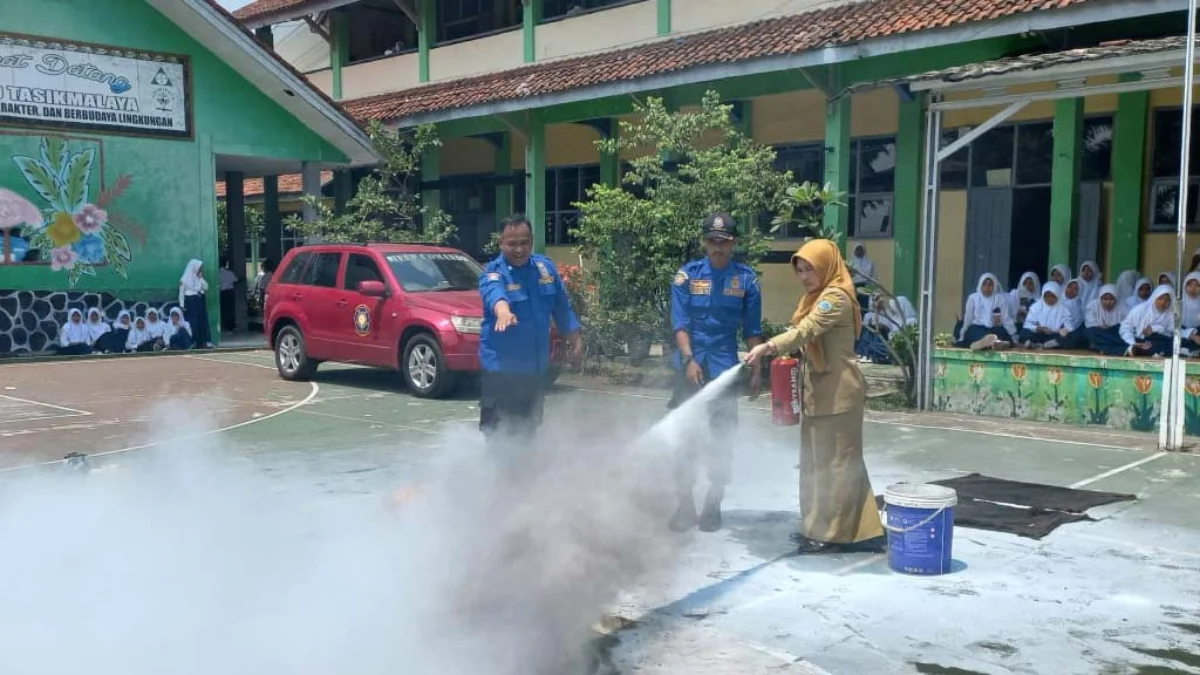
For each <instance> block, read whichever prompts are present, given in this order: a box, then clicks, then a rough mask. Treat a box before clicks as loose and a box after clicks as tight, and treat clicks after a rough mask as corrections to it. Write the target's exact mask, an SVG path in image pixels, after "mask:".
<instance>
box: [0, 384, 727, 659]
mask: <svg viewBox="0 0 1200 675" xmlns="http://www.w3.org/2000/svg"><path fill="white" fill-rule="evenodd" d="M734 375H735V374H734V373H730V374H728V375H726V376H723V377H722V378H720V379H719V380H718V381H717V382H714V383H713V385H712V386H710V387H708V388H706V390H705V392H704V393H702V394H701V395H700V396H697V397H696V398H694V399H693V400H692V401H690V402H689V403H688V404H685V405H684V406H682V407H681V408H679V409H677V410H676V411H674V412H673V413H672V414H671V415H670V416H668V418H666V419H665V420H663V421H662V422H661V423H659V424H658V425H656V426H655V427H654V429H652V430H651V431H650V432H647V433H645V434H642V435H641V436H640V438H639V437H638V431H639V430H638V429H624V430H620V431H617V430H616V429H619V427H620V425H619V424H615V423H613V424H609V425H608V426H607V428H606V429H605V431H606V432H607V433H606V434H605V437H604V438H594V439H592V440H586V439H585V438H584V437H583V436H581V433H584V432H582V431H581V430H580V429H578V428H575V429H567V430H565V431H563V432H559V433H556V432H555V430H553V429H547V430H546V432H545V433H543V435H542V442H540V443H539V444H538V448H537V449H534V448H525V449H523V451H516V450H513V449H510V451H509V452H505V453H502V454H496V453H493V454H490V455H489V454H488V453H487V452H486V451H485V450H484V448H483V447H482V439H481V438H479V435H478V432H476V431H474V430H471V431H467V432H459V433H458V434H457V435H454V434H453V433H452V432H451V433H449V434H448V437H447V438H446V439H444V440H445V441H446V442H445V443H443V445H446V446H449V447H454V448H455V450H454V451H453V452H451V453H450V454H449V455H447V456H445V457H442V458H440V459H439V461H438V462H437V464H436V465H435V466H433V467H430V468H429V471H428V472H427V473H428V474H429V475H427V476H425V477H424V479H423V486H422V488H421V490H420V492H419V493H418V494H417V495H416V496H415V497H414V498H412V499H411V500H410V501H408V502H407V503H405V504H403V505H401V506H400V507H399V508H398V509H389V508H386V507H385V500H384V499H382V498H379V499H346V498H338V499H331V498H330V496H329V495H328V494H327V492H325V491H322V490H320V489H318V488H316V487H307V486H298V485H295V484H282V483H280V482H279V481H278V480H275V479H271V478H268V477H267V476H265V475H264V474H263V473H261V472H260V471H258V470H257V469H256V468H255V467H254V466H253V464H252V463H251V462H249V461H246V460H245V459H244V457H245V455H244V454H240V453H238V452H237V451H236V449H235V448H230V447H229V446H228V441H227V440H223V439H222V438H221V437H218V436H206V437H201V438H200V440H195V439H196V437H195V436H194V435H193V434H196V433H197V432H200V431H203V428H198V427H197V420H198V419H201V418H202V417H203V416H202V415H198V414H197V411H196V409H195V408H194V407H188V408H186V409H185V408H183V407H181V406H178V407H175V406H170V405H168V406H164V407H162V408H160V409H158V410H156V411H155V414H154V415H153V419H154V424H153V425H152V428H153V429H157V430H162V429H171V430H172V432H171V433H172V435H174V436H179V437H183V436H188V437H191V440H187V441H181V442H179V443H175V444H172V443H167V444H166V445H164V446H161V447H159V448H157V449H155V450H152V451H148V452H146V453H143V454H140V455H136V456H129V457H124V458H121V459H120V460H119V461H120V464H119V465H118V466H116V467H115V468H113V469H111V470H97V471H93V472H92V473H90V474H86V475H85V474H77V473H74V472H71V471H67V470H56V471H50V472H45V473H36V474H20V475H16V476H15V477H13V478H12V479H11V480H10V481H8V482H7V483H6V484H5V485H3V486H0V672H2V673H5V674H9V673H11V674H14V675H26V674H35V673H36V674H38V675H78V674H79V673H84V672H86V673H89V674H91V675H163V674H164V673H170V674H171V675H193V674H194V675H212V674H213V673H224V674H226V675H243V674H244V675H274V674H280V675H283V674H287V675H330V674H333V673H345V674H347V675H349V674H354V675H375V674H380V675H382V674H384V673H387V674H389V675H390V674H392V673H398V672H399V673H405V674H406V675H455V674H459V673H471V674H472V675H564V674H571V673H575V672H580V673H582V672H584V671H583V670H582V668H583V661H582V659H583V657H584V654H585V651H586V646H587V644H588V643H589V641H590V640H592V639H593V638H594V637H595V634H594V633H593V632H592V630H591V628H590V626H591V625H592V623H593V622H594V621H595V620H597V619H598V618H600V616H601V613H602V612H603V611H604V610H605V609H606V608H607V607H608V606H610V605H611V603H614V602H616V600H617V598H618V596H619V594H620V593H621V591H622V590H623V589H626V588H629V587H631V586H633V585H636V584H639V583H645V582H647V581H649V580H651V579H653V577H654V575H656V574H662V575H668V574H670V573H671V568H672V565H673V562H674V555H675V554H676V552H677V551H678V549H679V547H680V545H681V544H682V543H684V542H685V541H686V540H687V538H686V537H681V536H679V535H674V534H672V533H670V532H669V531H668V530H667V529H666V527H665V521H666V518H667V517H668V516H669V514H670V511H671V509H672V508H673V507H674V502H673V495H674V489H673V486H672V484H671V481H670V463H671V457H672V450H674V448H673V447H672V446H673V444H674V443H676V442H677V439H678V438H679V437H680V435H681V434H682V432H683V431H685V430H688V429H695V428H697V427H703V426H704V420H705V417H706V415H707V411H706V408H707V403H708V401H709V400H711V398H712V397H713V396H715V395H716V394H717V393H718V392H719V390H720V389H722V388H723V387H725V386H729V385H730V384H731V383H732V380H733V377H734ZM565 426H570V425H569V424H567V425H565ZM566 433H571V435H569V436H568V435H566Z"/></svg>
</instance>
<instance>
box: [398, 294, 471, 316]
mask: <svg viewBox="0 0 1200 675" xmlns="http://www.w3.org/2000/svg"><path fill="white" fill-rule="evenodd" d="M404 301H405V302H406V303H407V304H409V305H412V306H414V307H420V308H422V309H429V310H433V311H435V312H445V313H446V314H457V315H459V316H483V298H481V297H479V291H441V292H431V293H410V294H408V297H406V298H405V300H404Z"/></svg>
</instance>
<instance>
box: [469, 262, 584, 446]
mask: <svg viewBox="0 0 1200 675" xmlns="http://www.w3.org/2000/svg"><path fill="white" fill-rule="evenodd" d="M479 294H480V295H481V296H482V297H483V327H482V330H481V333H480V339H479V361H480V365H481V367H482V370H483V381H482V383H481V396H480V402H479V428H480V429H481V430H482V431H483V432H484V433H485V434H489V435H490V434H491V433H493V432H495V431H497V430H506V431H516V432H525V433H528V432H532V430H533V429H536V428H537V427H538V426H539V425H540V424H541V421H542V407H543V403H544V397H545V384H546V372H547V371H548V370H549V368H550V325H551V324H550V321H551V320H553V321H554V325H555V326H557V327H558V330H559V332H560V333H562V334H563V335H570V334H572V333H575V332H578V331H579V329H580V325H579V319H578V318H577V317H576V316H575V312H574V310H572V309H571V303H570V300H568V298H567V290H566V287H565V286H563V282H562V277H560V276H559V274H558V269H557V268H556V267H555V266H554V263H553V262H552V261H551V260H550V259H549V258H547V257H546V256H543V255H536V254H535V255H532V256H530V258H529V261H528V262H527V263H525V264H524V265H522V266H520V267H513V266H512V265H510V264H509V263H508V261H507V260H506V259H505V258H504V256H503V255H500V256H497V257H496V258H495V259H494V260H492V261H491V262H489V263H488V264H487V266H486V267H484V269H483V272H482V274H480V276H479ZM501 300H507V301H508V304H509V307H511V308H512V312H513V314H514V315H516V317H517V323H516V324H515V325H512V326H509V327H508V329H506V330H505V331H504V332H503V333H501V332H498V331H496V313H495V307H496V303H497V302H499V301H501Z"/></svg>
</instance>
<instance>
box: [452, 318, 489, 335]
mask: <svg viewBox="0 0 1200 675" xmlns="http://www.w3.org/2000/svg"><path fill="white" fill-rule="evenodd" d="M450 325H452V326H454V331H455V332H456V333H467V334H470V335H479V334H480V333H481V332H482V331H483V317H479V316H457V315H455V316H451V317H450Z"/></svg>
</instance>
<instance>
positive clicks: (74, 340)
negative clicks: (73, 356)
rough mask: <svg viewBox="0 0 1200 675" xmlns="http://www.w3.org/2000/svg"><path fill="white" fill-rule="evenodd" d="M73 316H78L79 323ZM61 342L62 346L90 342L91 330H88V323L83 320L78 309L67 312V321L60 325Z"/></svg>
mask: <svg viewBox="0 0 1200 675" xmlns="http://www.w3.org/2000/svg"><path fill="white" fill-rule="evenodd" d="M75 317H79V323H75ZM61 342H62V346H64V347H69V346H71V345H73V344H79V343H83V344H89V345H90V344H92V332H91V331H90V330H88V325H87V323H86V322H85V321H84V320H83V312H81V311H79V310H78V309H72V310H71V311H69V312H67V322H66V323H64V324H63V327H62V340H61Z"/></svg>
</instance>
